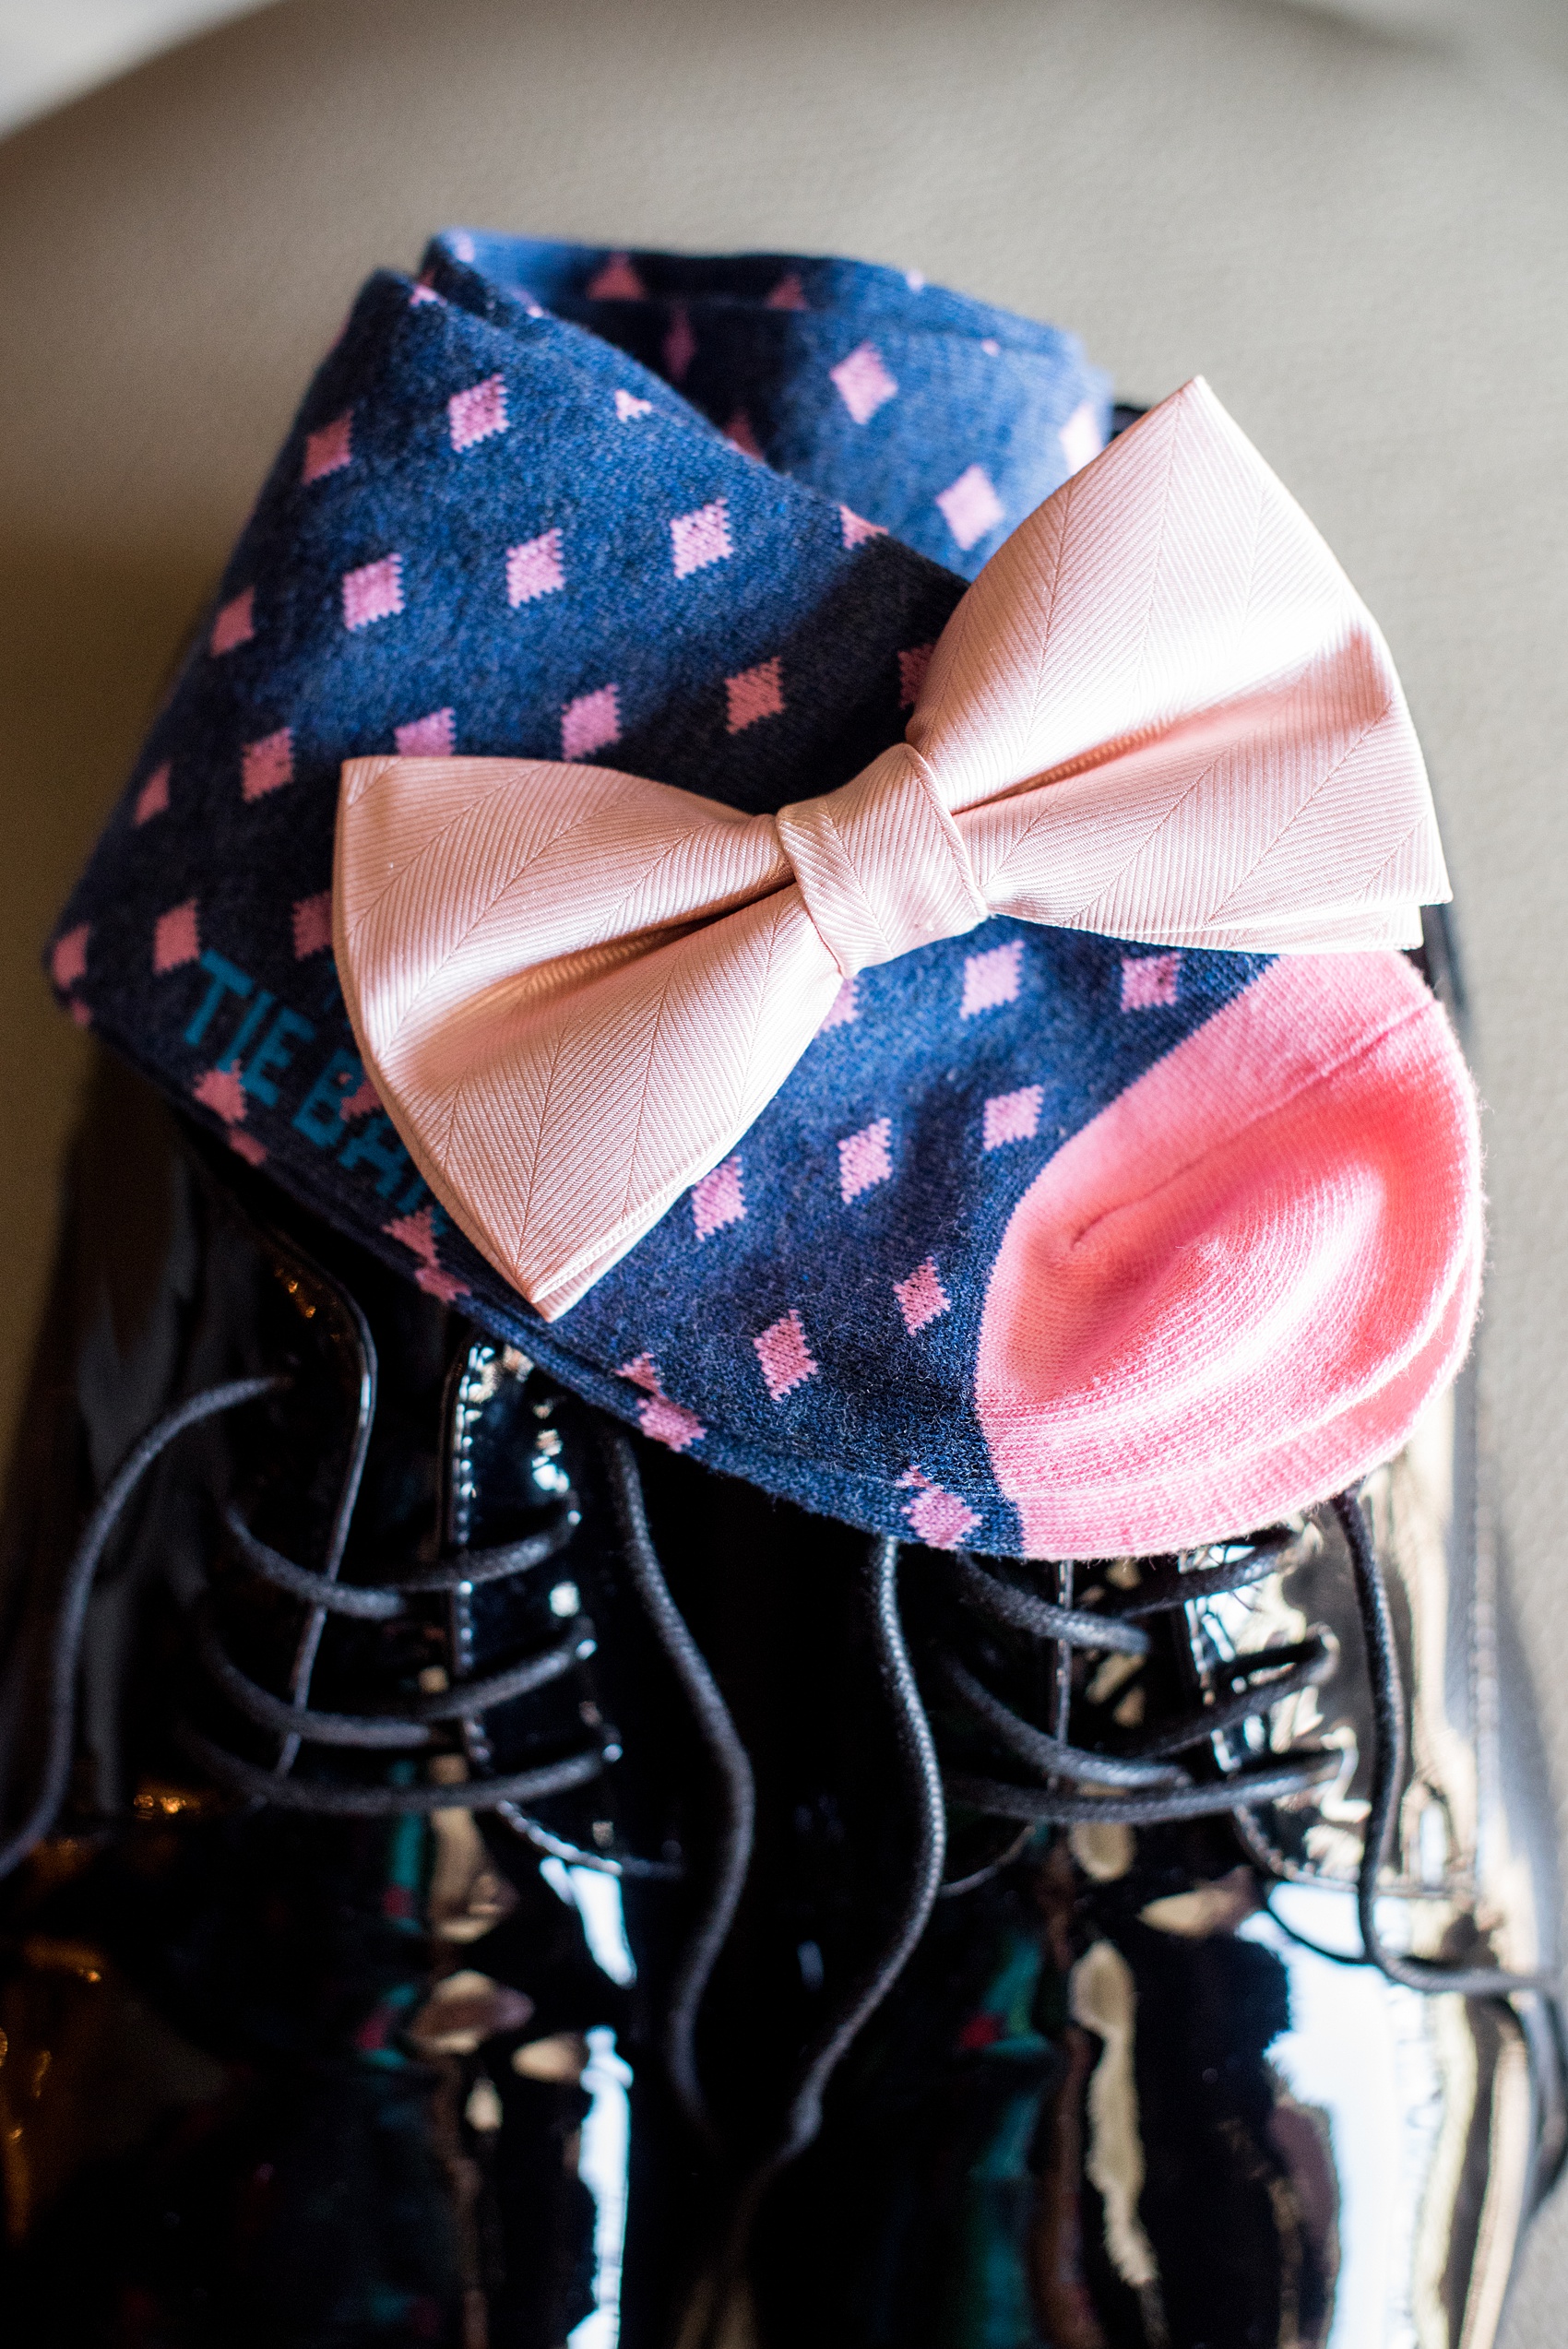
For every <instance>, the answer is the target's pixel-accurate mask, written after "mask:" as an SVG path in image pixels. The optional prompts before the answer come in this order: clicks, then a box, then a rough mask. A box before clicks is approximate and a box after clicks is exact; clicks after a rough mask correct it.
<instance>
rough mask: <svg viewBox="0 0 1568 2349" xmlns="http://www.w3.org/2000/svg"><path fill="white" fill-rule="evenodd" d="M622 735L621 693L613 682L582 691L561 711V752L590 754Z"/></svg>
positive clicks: (570, 755) (565, 754)
mask: <svg viewBox="0 0 1568 2349" xmlns="http://www.w3.org/2000/svg"><path fill="white" fill-rule="evenodd" d="M620 739H621V695H620V692H619V689H618V688H617V687H616V686H614V685H601V686H600V689H599V691H598V692H597V693H596V694H578V695H577V698H576V701H575V702H568V703H567V704H566V706H565V708H564V710H563V711H562V713H561V755H562V757H563V758H565V759H573V758H591V757H592V756H593V753H595V751H602V750H604V749H606V748H608V746H609V744H610V743H612V742H618V741H620Z"/></svg>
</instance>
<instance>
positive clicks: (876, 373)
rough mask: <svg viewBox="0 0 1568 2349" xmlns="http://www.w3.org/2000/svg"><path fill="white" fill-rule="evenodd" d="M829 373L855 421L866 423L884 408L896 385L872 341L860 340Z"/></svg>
mask: <svg viewBox="0 0 1568 2349" xmlns="http://www.w3.org/2000/svg"><path fill="white" fill-rule="evenodd" d="M827 372H828V374H829V376H830V378H831V379H832V383H833V386H834V389H835V390H836V391H837V394H838V397H839V398H840V399H841V400H842V401H843V403H844V405H845V407H846V408H847V409H849V413H850V415H851V416H852V417H853V418H854V420H855V421H856V423H857V424H869V423H870V421H871V420H872V418H873V416H874V415H875V414H876V411H877V409H879V408H885V407H886V405H887V403H888V401H889V400H890V399H892V398H893V397H895V395H896V394H897V389H898V386H897V383H895V381H894V379H893V377H892V376H891V375H890V374H888V372H887V369H886V367H885V365H884V363H883V358H882V353H881V352H880V351H879V350H878V349H877V347H876V345H875V344H874V343H873V342H862V343H860V344H858V345H857V346H856V348H855V349H854V350H852V351H851V352H850V353H849V357H848V359H841V360H840V361H839V362H838V364H837V367H830V368H829V369H828V371H827Z"/></svg>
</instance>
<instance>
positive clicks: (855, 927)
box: [774, 742, 991, 979]
mask: <svg viewBox="0 0 1568 2349" xmlns="http://www.w3.org/2000/svg"><path fill="white" fill-rule="evenodd" d="M774 820H775V822H776V824H777V825H778V838H779V844H780V846H781V847H782V848H783V850H784V854H785V856H786V857H787V858H788V859H789V860H790V868H791V870H792V872H793V873H794V876H795V880H796V883H797V884H798V886H799V888H800V892H801V896H802V899H803V900H804V902H805V908H806V911H807V913H808V914H810V916H811V919H812V921H813V924H814V927H815V929H816V931H817V933H818V935H819V936H820V938H821V939H822V942H823V943H824V945H825V946H826V948H827V951H828V953H829V954H830V955H832V956H833V958H834V960H835V962H836V963H837V966H838V967H839V969H840V970H841V971H842V972H843V974H844V977H845V978H846V979H852V978H853V977H854V975H855V973H856V971H858V970H865V969H867V968H868V967H870V966H871V965H872V964H874V963H890V962H894V961H896V960H897V957H898V956H899V955H908V954H910V953H912V952H913V951H914V949H915V948H916V947H917V946H929V945H932V944H933V943H935V941H936V940H937V939H939V938H959V937H962V935H963V934H964V932H965V931H968V930H973V929H974V928H975V927H976V925H977V923H980V922H982V921H984V920H985V919H986V918H987V917H988V915H989V914H990V912H991V908H990V907H989V906H988V905H987V903H986V901H985V897H984V895H983V893H982V891H981V889H980V884H979V883H978V882H977V880H976V879H975V874H974V869H973V867H972V865H971V864H970V862H969V856H968V849H967V848H965V845H964V842H963V839H962V837H961V836H960V834H959V831H958V827H957V825H956V824H955V823H954V821H953V818H952V816H951V815H950V814H949V813H948V812H947V809H946V808H945V806H944V804H943V801H942V796H941V792H940V789H939V788H938V785H937V782H936V778H935V777H934V776H933V775H932V771H931V768H930V767H929V766H928V765H926V762H925V760H924V759H923V758H921V755H920V753H918V752H917V751H913V750H911V749H910V748H909V744H908V743H907V742H896V743H895V744H894V745H893V747H892V749H891V750H887V751H884V753H882V755H881V757H880V758H877V759H873V762H872V764H871V765H870V766H868V767H866V768H865V769H864V770H863V771H862V772H861V774H860V775H858V776H856V777H855V779H854V781H853V782H851V783H849V784H846V785H844V786H842V787H841V788H840V789H838V790H837V791H827V792H825V793H823V794H822V796H821V797H820V798H817V799H813V800H797V801H794V802H793V804H792V805H790V806H789V807H783V808H780V809H779V811H778V815H777V817H776V818H775V819H774Z"/></svg>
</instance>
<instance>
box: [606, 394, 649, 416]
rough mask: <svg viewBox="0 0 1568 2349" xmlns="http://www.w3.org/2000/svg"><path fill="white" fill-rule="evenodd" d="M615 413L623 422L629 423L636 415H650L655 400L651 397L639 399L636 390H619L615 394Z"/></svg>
mask: <svg viewBox="0 0 1568 2349" xmlns="http://www.w3.org/2000/svg"><path fill="white" fill-rule="evenodd" d="M615 413H616V415H617V416H619V418H620V419H621V421H622V423H623V424H629V423H631V421H632V420H633V419H634V417H637V416H650V415H651V414H652V413H653V402H652V400H651V399H639V398H638V397H637V396H636V392H629V391H618V392H617V393H616V395H615Z"/></svg>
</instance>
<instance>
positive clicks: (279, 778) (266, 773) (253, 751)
mask: <svg viewBox="0 0 1568 2349" xmlns="http://www.w3.org/2000/svg"><path fill="white" fill-rule="evenodd" d="M293 779H294V730H293V728H292V727H291V726H280V727H279V729H278V731H277V733H276V734H264V735H263V736H262V738H261V740H260V741H259V742H247V743H246V744H245V747H244V750H243V751H242V752H241V753H240V792H241V796H242V797H243V798H244V799H247V800H259V799H263V798H265V796H266V795H267V792H268V791H276V790H278V789H279V788H280V787H281V786H282V785H283V784H285V783H291V782H292V781H293Z"/></svg>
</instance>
